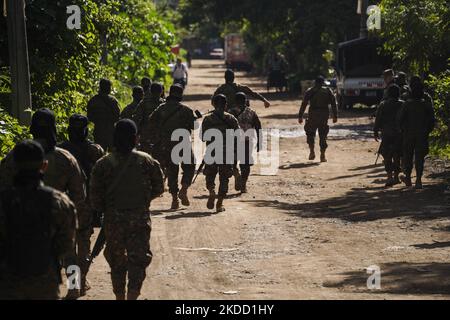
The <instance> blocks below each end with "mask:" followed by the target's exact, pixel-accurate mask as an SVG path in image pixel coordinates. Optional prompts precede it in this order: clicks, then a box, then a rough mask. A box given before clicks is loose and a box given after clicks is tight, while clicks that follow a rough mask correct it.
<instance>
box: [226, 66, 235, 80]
mask: <svg viewBox="0 0 450 320" xmlns="http://www.w3.org/2000/svg"><path fill="white" fill-rule="evenodd" d="M225 81H227V82H232V81H234V71H233V70H231V69H227V70H226V71H225Z"/></svg>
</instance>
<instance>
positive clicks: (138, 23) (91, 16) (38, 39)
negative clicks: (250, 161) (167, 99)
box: [0, 0, 176, 157]
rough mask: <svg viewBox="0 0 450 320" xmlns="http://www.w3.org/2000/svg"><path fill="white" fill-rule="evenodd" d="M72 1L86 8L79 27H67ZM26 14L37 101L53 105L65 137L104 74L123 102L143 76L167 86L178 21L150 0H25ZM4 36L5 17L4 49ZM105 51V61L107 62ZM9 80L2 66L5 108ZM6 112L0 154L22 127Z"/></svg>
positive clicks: (0, 38)
mask: <svg viewBox="0 0 450 320" xmlns="http://www.w3.org/2000/svg"><path fill="white" fill-rule="evenodd" d="M69 5H78V6H79V7H80V8H81V10H82V15H81V16H82V18H81V29H80V30H69V29H68V28H67V27H66V20H67V18H68V15H67V13H66V8H67V6H69ZM26 15H27V33H28V47H29V60H30V73H31V88H32V99H33V108H34V109H38V108H42V107H47V108H50V109H52V110H53V111H54V112H55V114H56V117H57V124H58V134H59V139H60V140H62V139H64V138H65V137H66V128H67V120H68V118H69V117H70V116H71V115H72V114H74V113H81V114H85V113H86V107H87V102H88V100H89V98H90V97H92V96H93V95H94V94H96V92H97V90H98V81H99V79H100V78H109V79H110V80H112V82H113V94H114V95H116V97H117V98H118V100H119V101H120V103H121V106H122V107H124V106H125V105H126V104H127V103H129V101H130V100H131V87H132V86H134V85H136V84H138V83H140V79H141V78H142V77H143V76H150V77H151V78H153V79H154V80H158V81H161V82H164V83H165V84H166V85H167V84H168V81H169V80H170V73H169V68H168V64H169V62H170V61H171V59H172V58H173V55H172V53H171V52H170V48H171V46H172V45H173V44H174V43H175V42H176V38H175V32H174V27H173V25H172V23H171V22H169V21H168V20H167V19H165V18H164V17H161V16H160V14H159V13H158V12H157V10H156V8H155V6H154V5H153V3H152V2H151V1H147V0H128V1H121V0H103V1H98V0H58V1H54V0H28V1H27V5H26ZM6 35H7V32H6V20H5V19H4V18H3V17H1V18H0V46H1V47H2V48H7V46H8V43H7V41H8V39H7V37H6ZM103 40H106V42H104V41H103ZM7 51H8V50H2V52H1V53H0V63H2V61H5V62H7V61H8V55H7ZM105 55H106V58H107V59H106V61H107V64H102V63H101V61H102V58H104V57H105ZM9 87H10V76H9V74H7V73H6V72H3V69H1V72H0V103H1V104H3V107H4V109H6V108H5V107H6V101H5V99H3V98H4V96H5V97H6V94H4V95H2V93H3V92H7V93H9V91H10V89H9ZM1 117H2V118H1V121H2V124H1V127H0V128H1V130H2V132H3V131H4V132H7V134H6V136H5V137H2V138H1V139H2V140H0V141H1V142H2V144H1V146H2V153H0V157H1V156H2V154H3V153H4V152H5V151H4V150H6V149H9V148H10V147H11V146H12V145H13V143H14V142H15V141H17V139H20V138H21V137H22V131H21V130H23V127H17V123H16V122H14V119H11V118H10V117H6V113H5V112H2V114H1ZM15 135H17V139H16V136H15Z"/></svg>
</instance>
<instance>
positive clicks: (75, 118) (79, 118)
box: [69, 114, 89, 128]
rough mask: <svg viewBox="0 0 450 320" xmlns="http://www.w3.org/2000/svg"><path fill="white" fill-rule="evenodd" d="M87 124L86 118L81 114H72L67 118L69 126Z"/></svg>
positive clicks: (84, 126) (80, 126) (79, 126)
mask: <svg viewBox="0 0 450 320" xmlns="http://www.w3.org/2000/svg"><path fill="white" fill-rule="evenodd" d="M88 124H89V120H88V118H87V117H86V116H83V115H81V114H73V115H72V116H71V117H70V118H69V127H77V128H86V127H87V126H88Z"/></svg>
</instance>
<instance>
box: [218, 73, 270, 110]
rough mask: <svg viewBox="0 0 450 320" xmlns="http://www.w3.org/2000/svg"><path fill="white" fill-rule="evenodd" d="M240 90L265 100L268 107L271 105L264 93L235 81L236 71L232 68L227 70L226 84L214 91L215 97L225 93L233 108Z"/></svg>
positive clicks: (229, 104) (252, 96)
mask: <svg viewBox="0 0 450 320" xmlns="http://www.w3.org/2000/svg"><path fill="white" fill-rule="evenodd" d="M238 92H243V93H245V94H246V95H247V96H249V97H251V98H253V99H258V100H261V101H262V102H264V106H265V107H266V108H269V107H270V102H269V101H268V100H267V99H266V98H264V97H263V96H262V95H260V94H259V93H256V92H254V91H253V90H252V89H250V88H249V87H247V86H243V85H240V84H237V83H235V82H234V72H233V70H230V69H228V70H227V71H225V84H223V85H221V86H220V87H219V88H217V90H216V92H214V95H213V97H215V96H217V95H219V94H223V95H225V97H226V98H227V103H228V108H229V109H231V108H234V107H235V106H236V105H235V101H234V99H235V97H236V93H238Z"/></svg>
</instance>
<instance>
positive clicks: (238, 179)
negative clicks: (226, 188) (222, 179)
mask: <svg viewBox="0 0 450 320" xmlns="http://www.w3.org/2000/svg"><path fill="white" fill-rule="evenodd" d="M233 176H234V190H236V191H241V189H242V176H241V174H240V173H239V170H238V169H237V168H234V169H233Z"/></svg>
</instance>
